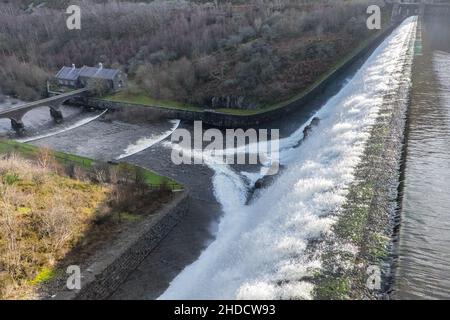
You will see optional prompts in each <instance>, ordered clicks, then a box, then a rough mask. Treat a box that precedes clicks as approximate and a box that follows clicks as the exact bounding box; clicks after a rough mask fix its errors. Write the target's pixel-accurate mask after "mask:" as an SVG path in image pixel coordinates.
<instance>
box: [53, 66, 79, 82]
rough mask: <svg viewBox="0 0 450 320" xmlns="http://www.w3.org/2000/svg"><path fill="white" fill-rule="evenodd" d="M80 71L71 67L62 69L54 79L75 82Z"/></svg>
mask: <svg viewBox="0 0 450 320" xmlns="http://www.w3.org/2000/svg"><path fill="white" fill-rule="evenodd" d="M80 70H81V69H78V68H73V67H62V68H61V70H59V72H58V73H57V74H56V78H57V79H61V80H77V79H78V77H79V75H80Z"/></svg>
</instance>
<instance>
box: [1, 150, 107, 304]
mask: <svg viewBox="0 0 450 320" xmlns="http://www.w3.org/2000/svg"><path fill="white" fill-rule="evenodd" d="M43 153H45V151H43ZM48 161H49V162H50V161H51V160H48ZM49 162H45V161H44V162H38V163H40V164H37V163H34V162H31V161H29V160H24V159H22V158H19V157H18V156H15V155H10V156H8V157H3V158H0V299H14V298H32V297H33V295H34V293H33V292H34V288H35V287H36V285H38V284H40V282H43V281H45V280H47V279H48V278H50V277H51V270H52V268H53V267H54V266H55V264H56V263H57V262H58V260H60V259H62V258H63V257H64V256H65V255H66V254H67V253H68V252H69V251H70V250H71V249H72V248H73V246H74V245H75V244H76V243H77V242H78V241H79V240H80V238H82V237H83V235H84V234H85V232H86V230H87V229H88V228H89V226H90V224H91V222H92V220H93V219H94V217H95V215H96V213H97V210H98V208H99V206H100V205H101V204H102V203H103V202H104V201H105V199H106V198H107V196H108V193H109V192H110V189H109V188H108V187H106V186H102V185H96V184H92V183H88V182H82V181H77V180H74V179H70V178H66V177H64V176H60V175H58V174H56V173H55V170H54V169H53V168H50V165H49Z"/></svg>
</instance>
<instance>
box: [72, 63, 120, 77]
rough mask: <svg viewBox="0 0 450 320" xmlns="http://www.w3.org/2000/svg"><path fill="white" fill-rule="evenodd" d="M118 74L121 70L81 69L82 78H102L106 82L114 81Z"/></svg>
mask: <svg viewBox="0 0 450 320" xmlns="http://www.w3.org/2000/svg"><path fill="white" fill-rule="evenodd" d="M117 73H119V70H117V69H106V68H94V67H86V66H84V67H83V68H81V69H80V77H88V78H100V79H106V80H114V77H115V76H116V74H117Z"/></svg>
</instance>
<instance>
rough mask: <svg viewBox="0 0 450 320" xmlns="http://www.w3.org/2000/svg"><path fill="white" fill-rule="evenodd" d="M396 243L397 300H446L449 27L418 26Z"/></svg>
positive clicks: (449, 263)
mask: <svg viewBox="0 0 450 320" xmlns="http://www.w3.org/2000/svg"><path fill="white" fill-rule="evenodd" d="M422 38H423V48H422V53H423V55H418V56H416V59H415V61H414V70H413V88H412V95H411V105H410V109H409V119H408V121H409V126H408V127H409V128H408V129H409V133H408V145H407V155H406V166H405V178H404V188H403V201H402V209H401V217H400V218H401V221H400V222H401V224H400V232H399V238H398V243H397V252H396V256H397V261H396V274H395V279H394V281H395V285H394V292H393V294H392V296H393V297H394V298H399V299H439V298H447V299H448V298H450V276H449V275H450V195H449V190H450V147H449V142H450V24H449V23H448V22H445V21H437V20H431V19H426V20H425V21H423V23H422Z"/></svg>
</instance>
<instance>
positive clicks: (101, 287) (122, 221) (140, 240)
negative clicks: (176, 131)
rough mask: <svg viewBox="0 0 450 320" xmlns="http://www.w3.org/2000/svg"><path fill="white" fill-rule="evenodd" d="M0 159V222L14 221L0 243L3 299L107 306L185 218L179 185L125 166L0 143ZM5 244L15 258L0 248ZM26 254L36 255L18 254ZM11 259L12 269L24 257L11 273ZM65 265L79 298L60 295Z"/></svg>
mask: <svg viewBox="0 0 450 320" xmlns="http://www.w3.org/2000/svg"><path fill="white" fill-rule="evenodd" d="M0 155H2V159H1V163H2V172H1V176H2V179H1V180H0V183H1V184H2V193H3V196H2V201H1V203H0V204H1V206H2V212H1V214H2V215H7V216H8V214H14V213H15V214H16V215H17V217H16V219H15V223H14V226H15V227H14V228H11V226H9V229H8V230H9V231H8V233H7V234H8V237H7V238H3V237H0V240H1V241H0V244H1V245H2V246H1V248H0V249H1V250H0V251H1V256H0V261H2V267H7V271H8V274H10V275H11V277H6V278H5V274H3V271H4V270H2V276H1V277H0V280H1V281H0V294H1V295H2V296H5V297H6V298H8V297H10V295H11V294H12V293H11V291H12V289H10V287H11V286H14V287H16V289H14V292H15V293H14V297H16V298H17V297H21V298H39V299H48V298H50V297H53V298H56V299H74V298H80V297H85V298H87V297H88V298H90V299H104V298H107V297H108V296H109V295H110V294H111V293H112V292H113V291H114V289H115V288H117V286H118V285H120V284H121V282H122V281H123V280H124V279H125V278H126V277H127V276H128V274H129V273H131V272H132V271H133V270H134V269H135V268H136V267H137V266H138V265H139V263H140V262H141V261H142V260H143V259H144V258H145V257H146V255H148V253H149V252H150V251H152V250H153V249H154V248H155V247H156V246H157V245H158V243H159V242H160V241H161V239H162V238H164V237H165V236H166V235H167V233H169V232H170V230H171V229H172V228H173V227H174V225H176V224H177V223H178V222H179V221H180V220H181V218H182V217H183V215H184V213H185V212H186V211H187V205H188V200H187V199H188V197H187V196H188V192H187V191H183V187H182V185H180V184H179V183H177V182H176V181H173V180H171V179H169V178H167V177H164V176H161V175H158V174H156V173H154V172H152V171H150V170H145V169H143V168H139V167H137V166H134V165H131V164H125V163H120V164H119V163H118V164H107V163H103V162H101V161H98V160H92V159H90V158H86V157H81V156H76V155H71V154H67V153H63V152H57V151H51V150H49V149H46V148H38V147H35V146H32V145H27V144H22V143H17V142H14V141H0ZM18 168H22V169H23V170H20V171H17V169H18ZM31 176H32V178H30V177H31ZM73 206H74V207H73ZM54 214H57V216H54ZM46 219H48V220H46ZM41 220H42V221H41ZM6 221H7V220H6ZM4 222H5V220H4V219H2V224H0V227H5V225H4V224H3V223H4ZM18 226H20V230H22V231H20V232H23V234H22V235H21V236H20V237H17V235H16V233H14V232H19V231H17V230H16V229H15V228H16V227H18ZM33 226H34V227H33ZM46 228H47V229H48V228H50V229H48V230H47V229H46ZM41 229H42V230H41ZM46 230H47V231H46ZM106 230H107V232H105V231H106ZM34 233H36V236H34ZM30 237H31V238H30ZM55 237H56V238H55ZM58 237H61V238H58ZM47 238H49V239H50V240H49V241H50V242H51V243H52V244H51V245H50V244H46V241H47V240H48V239H47ZM30 239H31V240H30ZM11 241H13V243H12V244H11ZM8 243H9V245H13V247H16V250H15V251H14V253H8V252H7V250H6V249H5V248H4V247H3V245H5V244H8ZM30 243H31V244H30ZM27 246H31V247H33V248H38V252H34V251H33V250H34V249H27V250H26V251H31V252H24V250H23V249H24V248H26V247H27ZM55 246H56V247H55ZM54 247H55V248H54ZM8 248H10V246H8ZM3 249H5V250H3ZM52 250H53V251H52ZM33 252H34V253H33ZM12 254H14V256H15V257H16V258H15V259H16V260H17V259H18V260H17V261H19V262H20V261H22V260H23V259H24V257H27V255H31V256H30V257H28V258H26V259H27V263H25V262H21V263H19V262H17V263H19V264H14V265H12V264H11V263H12V260H11V257H12ZM35 260H36V261H35ZM33 262H34V263H35V264H33ZM69 265H76V266H79V267H80V268H81V270H82V290H81V291H69V290H67V288H66V287H65V283H66V281H65V280H66V278H67V275H66V274H65V270H66V268H67V267H68V266H69ZM5 279H6V280H5ZM24 279H25V280H24ZM11 297H12V296H11Z"/></svg>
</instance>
